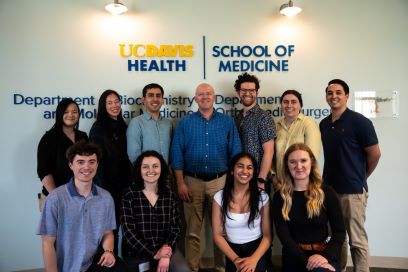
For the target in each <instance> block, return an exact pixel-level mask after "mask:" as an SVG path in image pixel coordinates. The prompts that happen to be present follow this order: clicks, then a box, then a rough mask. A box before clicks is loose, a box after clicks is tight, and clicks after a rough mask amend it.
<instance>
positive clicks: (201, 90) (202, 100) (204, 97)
mask: <svg viewBox="0 0 408 272" xmlns="http://www.w3.org/2000/svg"><path fill="white" fill-rule="evenodd" d="M194 99H195V101H196V102H197V104H198V108H199V109H200V110H212V109H213V107H214V101H215V93H214V89H213V88H212V87H211V85H209V84H206V83H202V84H200V85H198V87H197V89H196V93H195V97H194Z"/></svg>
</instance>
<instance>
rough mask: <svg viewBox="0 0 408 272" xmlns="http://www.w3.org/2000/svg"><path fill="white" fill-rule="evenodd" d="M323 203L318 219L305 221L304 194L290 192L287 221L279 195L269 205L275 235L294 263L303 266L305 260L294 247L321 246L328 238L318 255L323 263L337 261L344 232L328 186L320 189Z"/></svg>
mask: <svg viewBox="0 0 408 272" xmlns="http://www.w3.org/2000/svg"><path fill="white" fill-rule="evenodd" d="M322 190H323V192H324V202H323V207H322V210H321V211H320V215H319V216H314V217H313V218H311V219H309V218H308V217H307V209H306V203H307V199H306V197H305V194H304V192H303V191H302V192H300V191H294V192H293V194H292V208H291V210H290V212H289V218H290V220H289V221H285V220H284V219H283V216H282V206H283V199H282V197H281V195H280V191H278V192H276V193H275V195H274V197H273V202H272V212H273V220H274V223H275V227H276V233H277V234H278V237H279V240H280V241H281V243H282V246H283V247H284V248H285V249H287V250H288V251H289V252H291V255H293V256H295V257H296V259H297V260H298V261H301V262H304V263H305V264H306V263H307V260H308V256H307V255H306V254H305V253H304V252H303V250H302V249H301V248H300V247H299V246H298V244H299V243H301V244H313V243H319V242H324V241H325V240H326V239H327V237H328V236H329V228H328V226H329V225H330V230H331V233H330V236H331V239H330V241H329V242H328V244H327V245H326V249H325V250H324V251H323V252H322V253H321V255H322V256H324V257H325V258H327V259H330V260H339V257H340V253H341V247H342V245H343V242H344V239H345V237H346V230H345V226H344V221H343V215H342V212H341V208H340V202H339V199H338V197H337V194H336V192H335V191H334V190H333V189H332V188H331V187H329V186H326V185H322Z"/></svg>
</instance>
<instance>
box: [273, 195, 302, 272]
mask: <svg viewBox="0 0 408 272" xmlns="http://www.w3.org/2000/svg"><path fill="white" fill-rule="evenodd" d="M282 206H283V199H282V197H281V195H280V191H277V192H276V193H275V194H274V197H273V201H272V214H273V221H274V223H275V229H276V233H277V235H278V237H279V240H280V241H281V243H282V246H283V247H284V248H285V249H286V250H288V251H289V252H290V255H292V256H294V257H295V258H296V259H297V260H298V261H300V262H303V263H304V264H305V266H306V263H307V260H308V257H307V255H306V254H305V253H304V252H303V250H302V249H300V247H299V246H298V244H297V243H296V242H295V240H293V238H292V236H291V234H290V230H289V226H288V221H285V219H284V218H283V216H282Z"/></svg>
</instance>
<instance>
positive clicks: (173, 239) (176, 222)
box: [166, 193, 181, 252]
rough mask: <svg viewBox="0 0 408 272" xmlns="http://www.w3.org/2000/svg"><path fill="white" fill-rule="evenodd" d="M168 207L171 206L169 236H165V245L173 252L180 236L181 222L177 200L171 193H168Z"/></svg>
mask: <svg viewBox="0 0 408 272" xmlns="http://www.w3.org/2000/svg"><path fill="white" fill-rule="evenodd" d="M170 205H171V209H170V212H171V215H170V226H169V230H170V231H169V235H168V236H167V241H166V244H167V245H169V246H171V247H172V248H173V252H174V250H175V249H176V244H177V240H178V238H179V236H180V231H181V227H180V226H181V222H180V214H179V208H178V206H177V200H176V197H175V195H174V194H173V193H170Z"/></svg>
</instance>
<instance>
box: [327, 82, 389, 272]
mask: <svg viewBox="0 0 408 272" xmlns="http://www.w3.org/2000/svg"><path fill="white" fill-rule="evenodd" d="M348 98H349V87H348V85H347V83H346V82H344V81H343V80H341V79H333V80H331V81H330V82H329V83H328V86H327V87H326V101H327V103H328V104H329V106H330V108H331V111H332V113H331V114H330V115H329V116H327V117H326V118H324V119H323V120H322V121H321V123H320V131H321V135H322V143H323V149H324V170H323V180H324V182H325V183H326V184H328V185H330V186H332V187H333V188H334V190H336V192H337V193H338V194H339V198H340V204H341V208H342V211H343V216H344V220H345V224H346V229H347V234H348V237H349V244H350V251H351V258H352V260H353V264H354V271H369V264H368V259H369V249H368V238H367V233H366V230H365V227H364V224H365V218H366V215H365V214H366V205H367V198H368V186H367V178H368V177H369V176H370V175H371V173H372V172H373V171H374V169H375V168H376V166H377V163H378V161H379V159H380V156H381V152H380V147H379V145H378V139H377V135H376V133H375V130H374V126H373V124H372V122H371V121H370V120H369V119H367V118H365V117H364V116H363V115H361V114H359V113H357V112H354V111H352V110H350V109H348V108H347V100H348ZM346 264H347V243H345V245H344V246H343V252H342V256H341V268H342V271H346Z"/></svg>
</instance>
